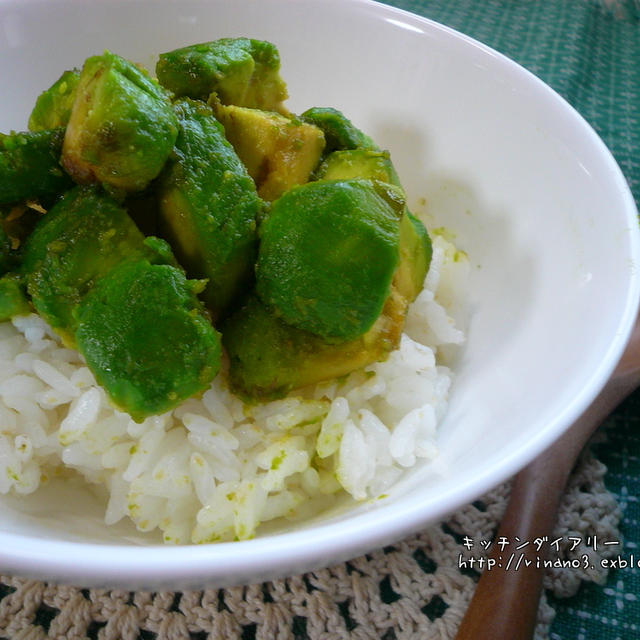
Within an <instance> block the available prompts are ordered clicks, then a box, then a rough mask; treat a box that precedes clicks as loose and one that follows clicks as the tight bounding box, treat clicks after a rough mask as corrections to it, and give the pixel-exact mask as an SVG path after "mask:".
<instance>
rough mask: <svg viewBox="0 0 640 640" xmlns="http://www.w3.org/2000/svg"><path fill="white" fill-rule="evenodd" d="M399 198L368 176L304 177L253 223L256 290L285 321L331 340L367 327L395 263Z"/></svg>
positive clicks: (399, 194) (397, 193)
mask: <svg viewBox="0 0 640 640" xmlns="http://www.w3.org/2000/svg"><path fill="white" fill-rule="evenodd" d="M403 210H404V196H403V194H402V191H401V190H400V189H399V188H398V187H395V186H392V185H389V184H386V183H382V182H377V181H373V180H365V179H356V180H331V181H319V182H308V183H307V184H304V185H300V186H298V187H294V188H293V189H291V190H289V191H287V192H286V193H285V194H284V195H282V196H281V197H280V198H278V200H276V201H275V202H274V203H273V205H272V208H271V211H270V213H269V215H268V216H267V218H266V220H265V221H264V222H263V223H262V225H261V227H260V249H259V255H258V262H257V264H256V291H257V293H258V295H259V296H260V298H261V299H262V301H263V302H264V303H265V304H267V305H268V306H269V307H270V308H271V309H273V310H274V313H275V314H276V315H277V316H278V317H280V318H282V320H284V321H285V322H286V323H287V324H290V325H292V326H295V327H297V328H299V329H302V330H304V331H309V332H310V333H314V334H316V335H319V336H321V337H323V338H325V339H333V340H334V341H335V342H338V341H346V340H351V339H354V338H357V337H358V336H361V335H362V334H364V333H366V332H367V331H368V330H369V329H370V328H371V326H372V325H373V323H374V322H375V321H376V319H377V318H378V316H379V315H380V313H381V311H382V307H383V305H384V302H385V300H386V298H387V297H388V295H389V293H390V287H391V281H392V278H393V274H394V272H395V269H396V266H397V264H398V257H399V249H398V241H399V221H400V218H401V216H402V213H403Z"/></svg>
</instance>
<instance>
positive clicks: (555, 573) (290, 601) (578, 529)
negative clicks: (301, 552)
mask: <svg viewBox="0 0 640 640" xmlns="http://www.w3.org/2000/svg"><path fill="white" fill-rule="evenodd" d="M604 473H605V468H604V465H602V464H601V463H600V462H598V460H596V459H595V458H594V457H593V456H592V455H591V454H590V453H589V452H587V453H585V454H584V455H583V456H582V458H581V460H580V462H579V464H578V466H577V467H576V470H575V471H574V473H573V474H572V477H571V480H570V484H569V487H568V489H567V492H566V495H565V497H564V500H563V502H562V505H561V508H560V517H559V522H558V526H557V529H556V531H555V534H554V539H557V538H560V539H562V544H560V543H558V545H557V546H558V550H557V552H556V553H555V556H556V557H560V558H571V557H582V554H583V553H588V554H590V555H591V556H594V554H595V556H594V558H593V559H594V560H595V561H594V562H592V564H594V565H596V566H599V565H600V563H599V562H597V560H598V559H599V558H598V557H597V556H599V557H600V558H602V557H608V555H609V556H612V555H613V554H614V553H615V550H614V549H612V548H611V547H606V546H603V547H601V548H598V549H597V551H594V549H593V548H590V547H589V548H588V547H587V540H588V539H589V538H590V537H591V539H593V536H598V539H600V540H603V539H609V540H612V539H615V538H616V537H618V536H619V533H618V529H617V525H618V521H619V518H620V513H619V510H618V506H617V504H616V501H615V499H614V498H613V496H612V495H611V494H610V493H609V492H608V491H607V490H606V488H605V486H604V482H603V476H604ZM508 493H509V485H508V483H506V484H503V485H500V486H498V487H497V488H495V489H494V490H493V491H491V492H489V493H488V494H486V495H485V496H483V497H482V498H481V499H480V500H477V501H475V502H474V503H473V504H471V505H468V506H466V507H464V508H463V509H461V510H459V511H458V512H456V513H455V514H453V515H452V516H451V517H450V518H448V519H447V520H446V521H444V522H441V523H439V524H436V525H433V526H430V527H428V528H427V529H425V530H424V531H422V532H421V533H419V534H417V535H414V536H412V537H410V538H407V539H405V540H402V541H401V542H398V543H397V544H394V545H391V546H388V547H385V548H384V549H380V550H377V551H375V552H373V553H370V554H367V555H365V556H362V557H359V558H356V559H355V560H352V561H350V562H346V563H344V564H340V565H338V566H334V567H331V568H328V569H323V570H320V571H314V572H311V573H307V574H304V575H298V576H294V577H290V578H286V579H282V580H275V581H273V582H266V583H263V584H253V585H249V586H243V587H234V588H227V589H210V590H206V591H190V592H183V593H173V592H157V593H147V592H138V593H129V592H126V591H107V590H101V589H81V588H76V587H70V586H57V585H53V584H47V583H43V582H37V581H33V580H26V579H23V578H19V577H10V576H2V577H0V598H1V600H0V637H2V638H7V639H8V640H41V639H42V638H56V639H60V640H62V639H65V640H81V639H82V640H86V639H87V638H89V639H92V640H156V639H157V640H235V639H238V640H253V639H255V640H274V639H278V640H320V639H322V640H339V639H349V640H373V639H375V640H394V639H395V640H414V639H417V638H420V639H421V640H422V639H426V640H431V639H433V640H446V639H449V638H452V637H453V636H454V635H455V632H456V629H457V627H458V624H459V623H460V620H461V618H462V616H463V614H464V611H465V608H466V606H467V604H468V602H469V600H470V598H471V596H472V593H473V589H474V586H475V583H476V581H477V579H478V577H479V573H478V572H477V571H476V570H475V569H473V568H469V567H467V568H465V567H463V568H461V569H460V568H459V564H461V563H459V557H460V554H462V555H463V557H468V556H469V555H475V556H476V557H479V556H480V555H481V554H480V553H479V552H478V549H477V548H475V547H474V548H473V549H467V548H466V547H465V545H464V541H465V538H464V537H465V536H467V537H468V538H469V539H472V540H476V541H479V540H491V538H492V537H493V535H494V533H495V529H496V526H497V523H498V522H499V520H500V517H501V515H502V513H503V510H504V508H505V506H506V500H507V497H508ZM570 538H576V539H577V538H580V539H581V540H583V541H584V542H583V543H581V544H582V546H578V547H577V548H574V549H571V547H575V544H573V543H572V544H569V540H570ZM605 578H606V572H605V571H604V570H602V569H595V570H592V571H591V570H590V571H584V570H583V569H574V568H570V569H569V568H565V569H559V568H554V569H549V570H548V571H547V574H546V576H545V587H546V589H548V590H550V591H551V592H552V593H553V594H554V595H555V596H560V597H562V596H569V595H572V594H574V593H575V592H576V591H577V589H578V587H579V585H580V583H581V581H596V582H602V581H603V580H604V579H605ZM553 616H554V611H553V609H552V608H551V607H550V606H549V604H548V603H547V601H546V599H545V597H544V596H543V598H542V601H541V604H540V611H539V616H538V627H537V630H536V640H543V639H545V638H548V635H549V626H550V624H551V621H552V620H553Z"/></svg>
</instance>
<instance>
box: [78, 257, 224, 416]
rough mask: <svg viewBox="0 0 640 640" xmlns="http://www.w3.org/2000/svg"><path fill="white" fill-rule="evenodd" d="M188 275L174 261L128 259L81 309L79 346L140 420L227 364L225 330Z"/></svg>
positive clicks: (202, 385)
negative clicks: (207, 312) (219, 327)
mask: <svg viewBox="0 0 640 640" xmlns="http://www.w3.org/2000/svg"><path fill="white" fill-rule="evenodd" d="M199 288H201V283H199V282H197V281H189V280H187V279H186V277H185V275H184V273H183V272H182V271H181V270H180V269H178V268H176V267H173V266H170V265H162V264H161V265H157V264H156V265H154V264H150V263H149V261H148V260H138V261H132V260H127V261H124V262H122V263H120V264H119V265H118V266H116V267H114V268H113V269H111V270H110V271H109V272H108V273H107V274H105V275H104V276H103V277H102V278H100V280H98V281H97V283H96V284H95V286H94V287H93V288H92V289H91V290H90V291H89V293H88V294H87V295H86V296H85V297H84V298H83V299H82V301H81V302H80V304H79V305H78V307H77V309H76V311H75V318H76V322H77V332H76V340H77V344H78V349H79V350H80V352H81V353H82V354H83V356H84V357H85V359H86V361H87V364H88V365H89V367H90V369H91V370H92V371H93V373H94V375H95V376H96V379H97V381H98V383H99V384H100V385H102V386H103V387H104V388H105V390H106V391H107V394H108V395H109V397H110V399H111V400H112V402H113V403H114V404H115V405H116V406H117V407H119V408H121V409H124V410H126V411H127V412H128V413H129V414H130V415H131V416H132V417H133V418H134V420H137V421H142V420H143V419H144V418H146V417H147V416H149V415H156V414H160V413H163V412H165V411H168V410H169V409H172V408H174V407H175V406H177V405H178V404H179V403H180V402H182V401H183V400H185V399H186V398H188V397H190V396H192V395H193V394H195V393H197V392H199V391H203V390H204V389H206V388H207V387H208V385H209V384H210V382H211V380H212V379H213V378H214V376H215V375H216V373H217V372H218V369H219V367H220V351H221V348H220V336H219V334H218V333H217V331H216V330H215V329H214V328H213V327H212V325H211V323H210V322H209V321H208V319H207V318H206V316H205V315H204V314H203V313H202V311H203V310H202V306H201V303H200V302H199V301H198V299H197V297H196V292H197V291H198V289H199Z"/></svg>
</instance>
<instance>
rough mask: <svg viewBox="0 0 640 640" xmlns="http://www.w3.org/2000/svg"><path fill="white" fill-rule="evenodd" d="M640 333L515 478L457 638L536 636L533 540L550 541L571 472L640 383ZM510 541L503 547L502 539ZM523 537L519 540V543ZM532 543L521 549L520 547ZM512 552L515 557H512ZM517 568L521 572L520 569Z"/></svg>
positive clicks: (538, 580) (538, 571)
mask: <svg viewBox="0 0 640 640" xmlns="http://www.w3.org/2000/svg"><path fill="white" fill-rule="evenodd" d="M637 326H638V325H636V331H635V332H634V334H633V337H632V340H631V341H630V343H629V346H628V347H627V350H626V351H625V354H624V356H623V358H622V360H621V361H620V364H619V365H618V367H617V368H616V371H615V373H614V375H613V376H612V378H611V380H610V381H609V382H608V383H607V385H606V386H605V387H604V389H603V390H602V392H601V393H600V395H598V397H597V398H596V400H595V401H594V402H593V404H592V405H591V406H590V407H589V408H588V409H587V411H585V413H583V414H582V416H581V417H580V418H579V419H578V420H577V421H576V422H575V423H574V424H573V426H572V427H571V428H570V429H569V430H568V431H567V432H566V433H565V434H564V435H563V436H562V437H561V438H560V439H559V440H558V441H557V442H556V443H554V444H553V445H552V446H551V447H549V449H547V450H546V451H544V452H543V453H542V454H541V455H539V456H538V457H537V458H536V459H535V460H534V461H533V462H532V463H531V464H530V465H529V466H527V467H526V468H525V469H523V470H522V471H521V472H520V473H519V474H518V475H517V476H516V477H515V479H514V481H513V485H512V489H511V495H510V497H509V503H508V505H507V509H506V511H505V514H504V517H503V519H502V522H501V524H500V527H499V529H498V532H497V534H496V537H495V538H494V541H493V543H492V547H491V555H490V556H489V557H490V558H491V559H492V560H493V561H495V565H494V566H493V568H492V569H491V570H485V571H484V573H483V574H482V576H481V578H480V580H479V582H478V585H477V587H476V590H475V593H474V596H473V598H472V600H471V604H470V605H469V608H468V610H467V612H466V614H465V617H464V618H463V620H462V623H461V625H460V627H459V629H458V633H457V635H456V640H530V639H531V638H532V637H533V633H534V629H535V625H536V619H537V613H538V603H539V600H540V592H541V590H542V578H543V575H544V568H543V561H544V559H545V558H544V554H542V553H541V552H542V550H544V549H545V548H548V543H546V544H545V545H543V546H542V547H541V552H537V551H536V546H534V544H533V541H534V540H535V539H536V538H543V539H544V536H547V538H546V540H548V541H549V542H550V541H551V539H552V538H551V536H552V534H553V529H554V526H555V522H556V517H557V511H558V505H559V503H560V498H561V496H562V494H563V491H564V487H565V485H566V482H567V478H568V477H569V473H570V472H571V469H572V467H573V465H574V463H575V460H576V458H577V457H578V455H579V453H580V451H581V450H582V448H583V446H584V444H585V443H586V441H587V440H588V438H589V436H590V435H591V434H592V433H593V431H594V430H595V428H596V427H597V426H598V425H599V424H600V423H601V422H602V421H603V420H604V419H605V418H606V417H607V416H608V415H609V413H610V412H611V411H612V410H613V409H614V408H615V407H616V406H617V405H618V404H619V403H620V402H621V401H622V400H623V399H624V398H625V397H626V396H627V395H628V394H629V393H631V392H632V391H633V390H634V389H636V388H637V387H638V385H639V384H640V357H639V353H640V349H639V346H640V340H639V339H638V336H639V335H640V331H638V329H637ZM501 539H502V540H507V541H508V542H509V544H508V546H504V548H503V550H501V548H500V546H499V544H498V542H499V541H500V540H501ZM518 541H519V542H518ZM525 542H528V544H527V545H526V546H524V547H523V548H522V549H520V550H516V547H517V546H519V545H521V544H524V543H525ZM512 554H513V556H512ZM516 567H517V570H516Z"/></svg>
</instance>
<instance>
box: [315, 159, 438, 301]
mask: <svg viewBox="0 0 640 640" xmlns="http://www.w3.org/2000/svg"><path fill="white" fill-rule="evenodd" d="M358 177H360V178H370V179H373V180H381V181H383V182H389V183H391V184H394V185H397V186H400V181H399V179H398V174H397V173H396V170H395V168H394V166H393V164H392V162H391V157H390V155H389V152H388V151H378V150H374V149H349V150H340V151H333V152H332V153H330V154H329V155H327V157H326V158H325V159H324V160H323V162H322V164H321V165H320V167H318V170H317V171H316V178H317V179H319V180H338V179H349V178H358ZM399 246H400V261H399V263H398V268H397V270H396V273H395V275H394V280H393V281H394V284H395V286H396V288H397V290H398V292H399V293H401V294H402V295H403V296H405V297H406V299H407V300H408V301H409V302H413V300H415V298H416V297H417V296H418V294H419V293H420V292H421V291H422V287H423V284H424V279H425V277H426V275H427V271H428V270H429V265H430V264H431V254H432V247H431V239H430V238H429V234H428V232H427V230H426V228H425V226H424V225H423V224H422V222H421V221H420V220H419V219H418V218H416V217H415V216H414V215H413V214H412V213H411V212H410V211H409V210H408V209H405V212H404V214H403V216H402V219H401V221H400V245H399Z"/></svg>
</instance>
